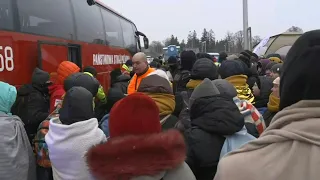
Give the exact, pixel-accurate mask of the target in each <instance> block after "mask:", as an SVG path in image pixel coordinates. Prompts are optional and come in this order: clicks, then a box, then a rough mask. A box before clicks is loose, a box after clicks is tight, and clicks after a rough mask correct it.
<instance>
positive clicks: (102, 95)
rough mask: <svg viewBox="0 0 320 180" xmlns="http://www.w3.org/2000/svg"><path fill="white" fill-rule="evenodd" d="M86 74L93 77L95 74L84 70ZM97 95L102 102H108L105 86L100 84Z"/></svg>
mask: <svg viewBox="0 0 320 180" xmlns="http://www.w3.org/2000/svg"><path fill="white" fill-rule="evenodd" d="M84 73H85V74H88V75H89V76H91V77H93V75H92V74H91V73H89V72H84ZM96 97H97V98H98V99H99V100H100V102H101V103H103V104H104V103H106V102H107V97H106V94H105V93H104V89H103V87H102V86H101V85H100V87H99V90H98V93H97V94H96Z"/></svg>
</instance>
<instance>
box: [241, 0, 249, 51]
mask: <svg viewBox="0 0 320 180" xmlns="http://www.w3.org/2000/svg"><path fill="white" fill-rule="evenodd" d="M242 5H243V38H244V49H249V38H248V26H249V25H248V21H249V20H248V0H243V3H242Z"/></svg>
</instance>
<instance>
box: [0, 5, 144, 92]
mask: <svg viewBox="0 0 320 180" xmlns="http://www.w3.org/2000/svg"><path fill="white" fill-rule="evenodd" d="M140 36H143V42H144V46H145V48H148V43H149V40H148V38H147V37H146V36H145V35H144V34H143V33H141V32H139V31H138V30H137V28H136V26H135V24H134V23H133V22H132V21H130V20H129V19H127V18H125V17H123V16H122V15H120V14H118V13H117V12H115V11H114V10H112V9H110V8H108V7H107V6H105V5H104V4H103V3H101V2H99V1H97V0H96V1H95V0H1V1H0V81H5V82H7V83H10V84H12V85H15V86H20V85H22V84H26V83H30V82H31V75H32V72H33V70H34V68H35V67H39V68H41V69H43V70H45V71H47V72H49V73H52V72H55V71H56V69H57V67H58V65H59V63H60V62H62V61H66V60H68V61H72V62H74V63H76V64H77V65H78V66H79V67H80V68H84V67H85V66H94V67H95V68H96V69H97V71H98V76H97V79H98V80H99V81H100V82H101V84H102V85H103V86H104V87H105V88H106V89H107V88H108V86H109V72H110V71H111V70H112V69H114V68H115V67H120V66H121V64H122V63H124V62H125V61H126V60H128V59H129V58H131V57H132V55H133V54H135V53H136V52H138V51H141V45H140Z"/></svg>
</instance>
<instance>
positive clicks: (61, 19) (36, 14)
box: [16, 0, 75, 39]
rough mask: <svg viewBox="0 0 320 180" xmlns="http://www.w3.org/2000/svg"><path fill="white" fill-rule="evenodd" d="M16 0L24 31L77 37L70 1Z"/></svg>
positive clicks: (69, 37) (61, 36)
mask: <svg viewBox="0 0 320 180" xmlns="http://www.w3.org/2000/svg"><path fill="white" fill-rule="evenodd" d="M16 1H17V5H18V11H19V16H20V17H19V19H20V26H21V31H22V32H24V33H32V34H37V35H44V36H53V37H60V38H66V39H75V36H74V27H73V20H72V14H71V5H70V2H69V1H66V0H54V1H43V0H28V1H26V0H16Z"/></svg>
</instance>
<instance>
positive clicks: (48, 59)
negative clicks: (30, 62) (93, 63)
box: [38, 41, 82, 74]
mask: <svg viewBox="0 0 320 180" xmlns="http://www.w3.org/2000/svg"><path fill="white" fill-rule="evenodd" d="M38 51H39V54H38V58H39V59H38V66H39V68H41V69H42V70H44V71H46V72H48V73H50V74H52V73H55V72H56V71H57V68H58V66H59V64H60V63H61V62H62V61H66V60H67V61H71V62H73V63H75V64H77V65H78V66H79V67H80V69H81V68H82V67H81V66H82V61H81V46H80V45H78V44H69V43H62V42H48V41H38Z"/></svg>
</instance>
